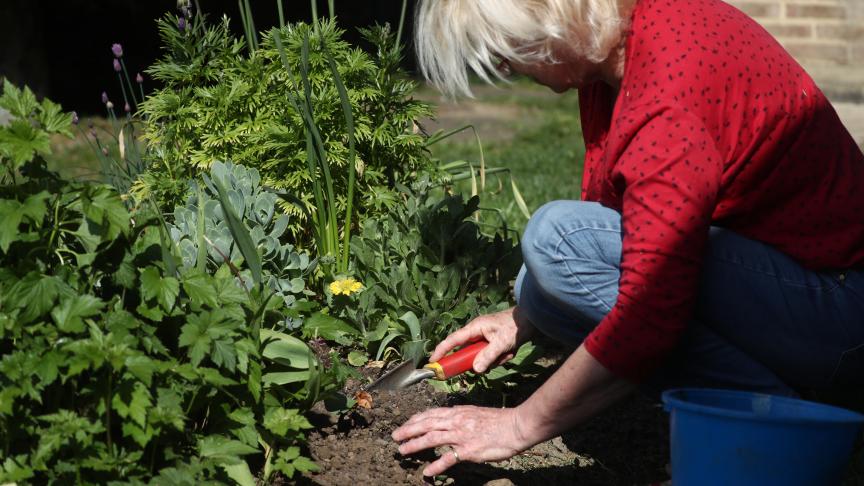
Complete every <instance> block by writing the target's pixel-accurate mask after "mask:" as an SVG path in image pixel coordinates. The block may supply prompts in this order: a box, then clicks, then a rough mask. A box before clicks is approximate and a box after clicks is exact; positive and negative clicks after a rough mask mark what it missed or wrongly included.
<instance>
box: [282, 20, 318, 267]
mask: <svg viewBox="0 0 864 486" xmlns="http://www.w3.org/2000/svg"><path fill="white" fill-rule="evenodd" d="M273 41H274V43H275V44H276V49H277V50H278V51H279V57H280V58H281V59H282V65H283V66H284V67H285V71H287V72H288V78H289V82H290V83H292V86H291V89H290V90H289V91H288V101H289V102H290V103H291V105H292V106H293V108H294V109H295V110H296V111H297V113H299V114H300V117H301V118H302V119H303V123H304V125H305V128H306V167H307V169H308V170H309V177H311V178H312V193H313V195H314V197H315V205H316V214H317V216H318V221H317V222H315V220H313V219H312V218H311V217H310V218H309V221H310V222H313V223H315V244H316V245H317V246H318V249H319V251H320V252H321V254H322V255H324V254H327V248H326V241H325V238H326V231H327V225H326V223H325V221H324V218H323V215H322V212H323V211H324V195H323V193H322V191H321V182H320V181H319V180H318V176H317V173H318V171H317V169H316V166H317V164H316V162H315V150H314V147H313V146H314V143H313V141H312V135H311V130H310V128H309V121H308V120H307V114H306V109H305V106H304V107H301V102H300V100H298V99H297V98H295V97H294V89H296V87H295V86H294V85H293V79H294V74H293V72H292V70H291V65H290V64H289V63H288V55H287V53H286V52H285V47H284V46H283V45H282V34H281V32H278V31H276V29H273ZM313 125H314V123H313Z"/></svg>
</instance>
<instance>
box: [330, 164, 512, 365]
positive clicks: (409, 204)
mask: <svg viewBox="0 0 864 486" xmlns="http://www.w3.org/2000/svg"><path fill="white" fill-rule="evenodd" d="M430 191H431V187H430V185H429V183H428V181H426V180H421V181H420V182H418V183H417V184H416V185H415V187H414V190H408V189H407V188H403V192H402V193H401V194H400V196H401V197H402V199H403V204H401V205H399V206H397V207H396V208H394V209H393V210H392V211H391V212H390V213H389V214H387V215H385V216H381V217H375V218H369V219H367V220H366V221H365V223H364V224H363V228H362V231H361V233H360V235H359V236H358V237H356V238H355V239H354V240H352V253H353V255H354V256H355V258H356V261H355V268H354V273H355V275H357V276H358V277H359V278H360V279H361V280H362V282H363V284H364V285H365V286H366V290H365V291H363V292H362V293H360V294H359V295H358V297H357V298H356V299H355V300H353V301H351V302H348V303H344V305H342V306H341V307H342V312H343V314H344V316H345V317H346V318H348V319H349V320H351V321H352V322H354V323H355V325H356V326H357V328H359V329H360V330H361V333H362V336H363V340H364V341H365V342H367V343H369V345H370V347H371V348H372V349H371V350H372V351H373V352H374V353H375V356H376V359H381V358H382V357H384V356H385V355H386V354H387V352H388V349H401V351H402V354H403V355H404V356H405V357H406V358H415V359H419V358H420V357H421V356H423V355H425V353H426V351H427V350H428V344H430V343H433V344H434V343H437V342H438V341H439V340H440V339H443V338H444V337H445V336H446V335H447V334H449V333H450V332H452V331H454V330H455V329H456V328H458V327H460V326H462V325H464V324H465V323H466V322H467V321H468V320H469V319H470V318H472V317H475V316H477V315H479V314H481V313H487V312H492V311H495V310H500V309H502V308H505V307H506V306H508V305H509V303H508V302H509V284H510V281H511V280H512V279H514V278H515V276H516V273H517V272H518V270H519V266H520V264H521V255H520V253H519V250H518V246H516V245H514V243H513V242H512V241H511V240H510V239H508V238H506V237H504V236H502V234H501V233H496V234H494V235H493V236H487V235H485V234H483V233H482V232H481V231H480V227H479V226H478V225H477V224H476V223H475V222H474V221H472V220H471V219H470V218H471V217H472V216H473V214H474V213H475V212H476V211H477V208H478V198H476V197H474V198H471V199H470V200H469V201H465V200H464V199H463V198H462V196H461V195H445V196H444V197H443V198H436V197H433V196H432V194H431V192H430ZM336 303H337V304H338V303H339V302H338V301H337V302H336Z"/></svg>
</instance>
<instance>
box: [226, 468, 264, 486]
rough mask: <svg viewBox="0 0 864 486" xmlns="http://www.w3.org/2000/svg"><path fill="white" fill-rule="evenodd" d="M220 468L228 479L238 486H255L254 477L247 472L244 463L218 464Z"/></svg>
mask: <svg viewBox="0 0 864 486" xmlns="http://www.w3.org/2000/svg"><path fill="white" fill-rule="evenodd" d="M220 467H222V469H223V470H224V471H225V474H227V475H228V477H229V478H231V479H233V480H234V481H236V482H237V484H239V485H240V486H256V485H257V484H258V483H257V482H256V481H255V476H253V475H252V471H250V470H249V464H247V463H246V462H238V463H236V464H220Z"/></svg>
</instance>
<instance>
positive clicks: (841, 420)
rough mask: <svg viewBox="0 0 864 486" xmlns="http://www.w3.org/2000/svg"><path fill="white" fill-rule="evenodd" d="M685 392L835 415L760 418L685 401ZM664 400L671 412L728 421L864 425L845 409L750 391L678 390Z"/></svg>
mask: <svg viewBox="0 0 864 486" xmlns="http://www.w3.org/2000/svg"><path fill="white" fill-rule="evenodd" d="M684 393H699V394H707V395H716V396H727V397H738V398H744V397H747V398H753V397H767V398H770V399H771V400H772V401H778V402H781V403H783V402H785V403H787V404H797V405H804V406H806V407H809V408H811V409H821V410H822V411H826V412H833V414H834V415H831V416H826V417H820V418H818V419H817V418H813V417H801V416H776V415H756V414H755V413H754V412H745V411H741V410H730V409H727V408H723V407H716V406H711V405H702V404H696V403H692V402H688V401H685V400H684V399H682V398H680V397H679V396H680V395H681V394H684ZM661 399H662V401H663V404H664V407H663V408H664V409H665V410H666V411H667V412H671V411H672V408H673V407H674V408H676V409H682V410H686V411H688V412H698V413H703V414H706V415H714V416H721V417H727V418H737V419H742V420H758V421H760V422H772V423H809V424H813V423H821V424H858V425H862V424H864V415H862V414H860V413H858V412H855V411H853V410H849V409H846V408H842V407H837V406H834V405H827V404H824V403H818V402H812V401H809V400H802V399H798V398H790V397H784V396H780V395H771V394H768V393H759V392H749V391H743V390H725V389H715V388H674V389H670V390H666V391H664V392H663V393H662V395H661Z"/></svg>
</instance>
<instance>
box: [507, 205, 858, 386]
mask: <svg viewBox="0 0 864 486" xmlns="http://www.w3.org/2000/svg"><path fill="white" fill-rule="evenodd" d="M522 253H523V257H524V261H525V264H524V266H523V267H522V271H521V272H520V273H519V277H518V279H517V281H516V289H515V294H516V300H517V302H518V306H519V309H520V313H521V315H523V316H525V317H526V318H527V319H528V320H529V321H530V322H531V323H532V324H533V325H534V326H535V327H536V328H537V329H539V330H540V331H541V332H543V333H544V334H547V335H549V336H551V337H552V338H553V339H556V340H558V341H562V342H564V343H567V344H569V345H571V346H578V345H579V344H580V343H581V342H582V340H583V339H584V338H585V337H586V336H587V335H588V333H590V332H591V331H592V330H593V329H594V327H595V326H597V324H598V323H599V322H600V321H601V320H602V319H603V317H604V316H605V315H606V314H607V313H608V312H609V311H610V310H611V309H612V306H614V305H615V301H616V300H617V298H618V278H619V274H620V269H619V266H620V261H621V215H620V214H619V213H618V212H616V211H614V210H612V209H608V208H605V207H603V206H601V205H599V204H597V203H592V202H582V201H555V202H552V203H549V204H546V205H545V206H543V207H541V208H540V209H539V210H538V211H537V212H536V213H535V214H534V216H533V217H532V218H531V220H530V221H529V222H528V226H527V228H526V229H525V235H524V237H523V239H522ZM850 385H855V386H861V385H864V271H845V272H840V271H832V272H815V271H811V270H807V269H805V268H803V267H802V266H801V265H799V264H798V263H796V262H795V261H794V260H792V259H791V258H790V257H788V256H786V255H785V254H783V253H781V252H779V251H777V250H775V249H773V248H771V247H770V246H768V245H765V244H763V243H760V242H757V241H754V240H750V239H747V238H744V237H742V236H740V235H738V234H736V233H734V232H732V231H729V230H726V229H723V228H719V227H712V228H711V230H710V238H709V243H708V246H707V248H706V253H705V259H704V263H703V269H702V273H701V281H700V288H699V291H698V301H697V306H696V311H695V314H694V316H693V319H692V322H691V323H690V324H689V326H688V327H687V329H686V331H685V334H684V336H683V338H682V339H681V341H680V342H679V344H678V346H677V347H676V349H675V351H673V353H672V354H671V355H670V356H668V359H667V361H666V362H665V364H664V365H662V366H661V367H660V369H658V370H657V371H656V372H655V373H654V374H653V375H652V377H651V378H649V379H648V380H647V382H646V383H644V384H643V386H644V388H645V391H648V392H652V393H656V392H658V391H661V390H665V389H668V388H674V387H679V386H697V387H714V388H732V389H743V390H752V391H761V392H765V393H772V394H778V395H786V396H796V395H797V394H798V391H799V390H803V389H814V390H818V389H829V388H837V387H842V386H850Z"/></svg>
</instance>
